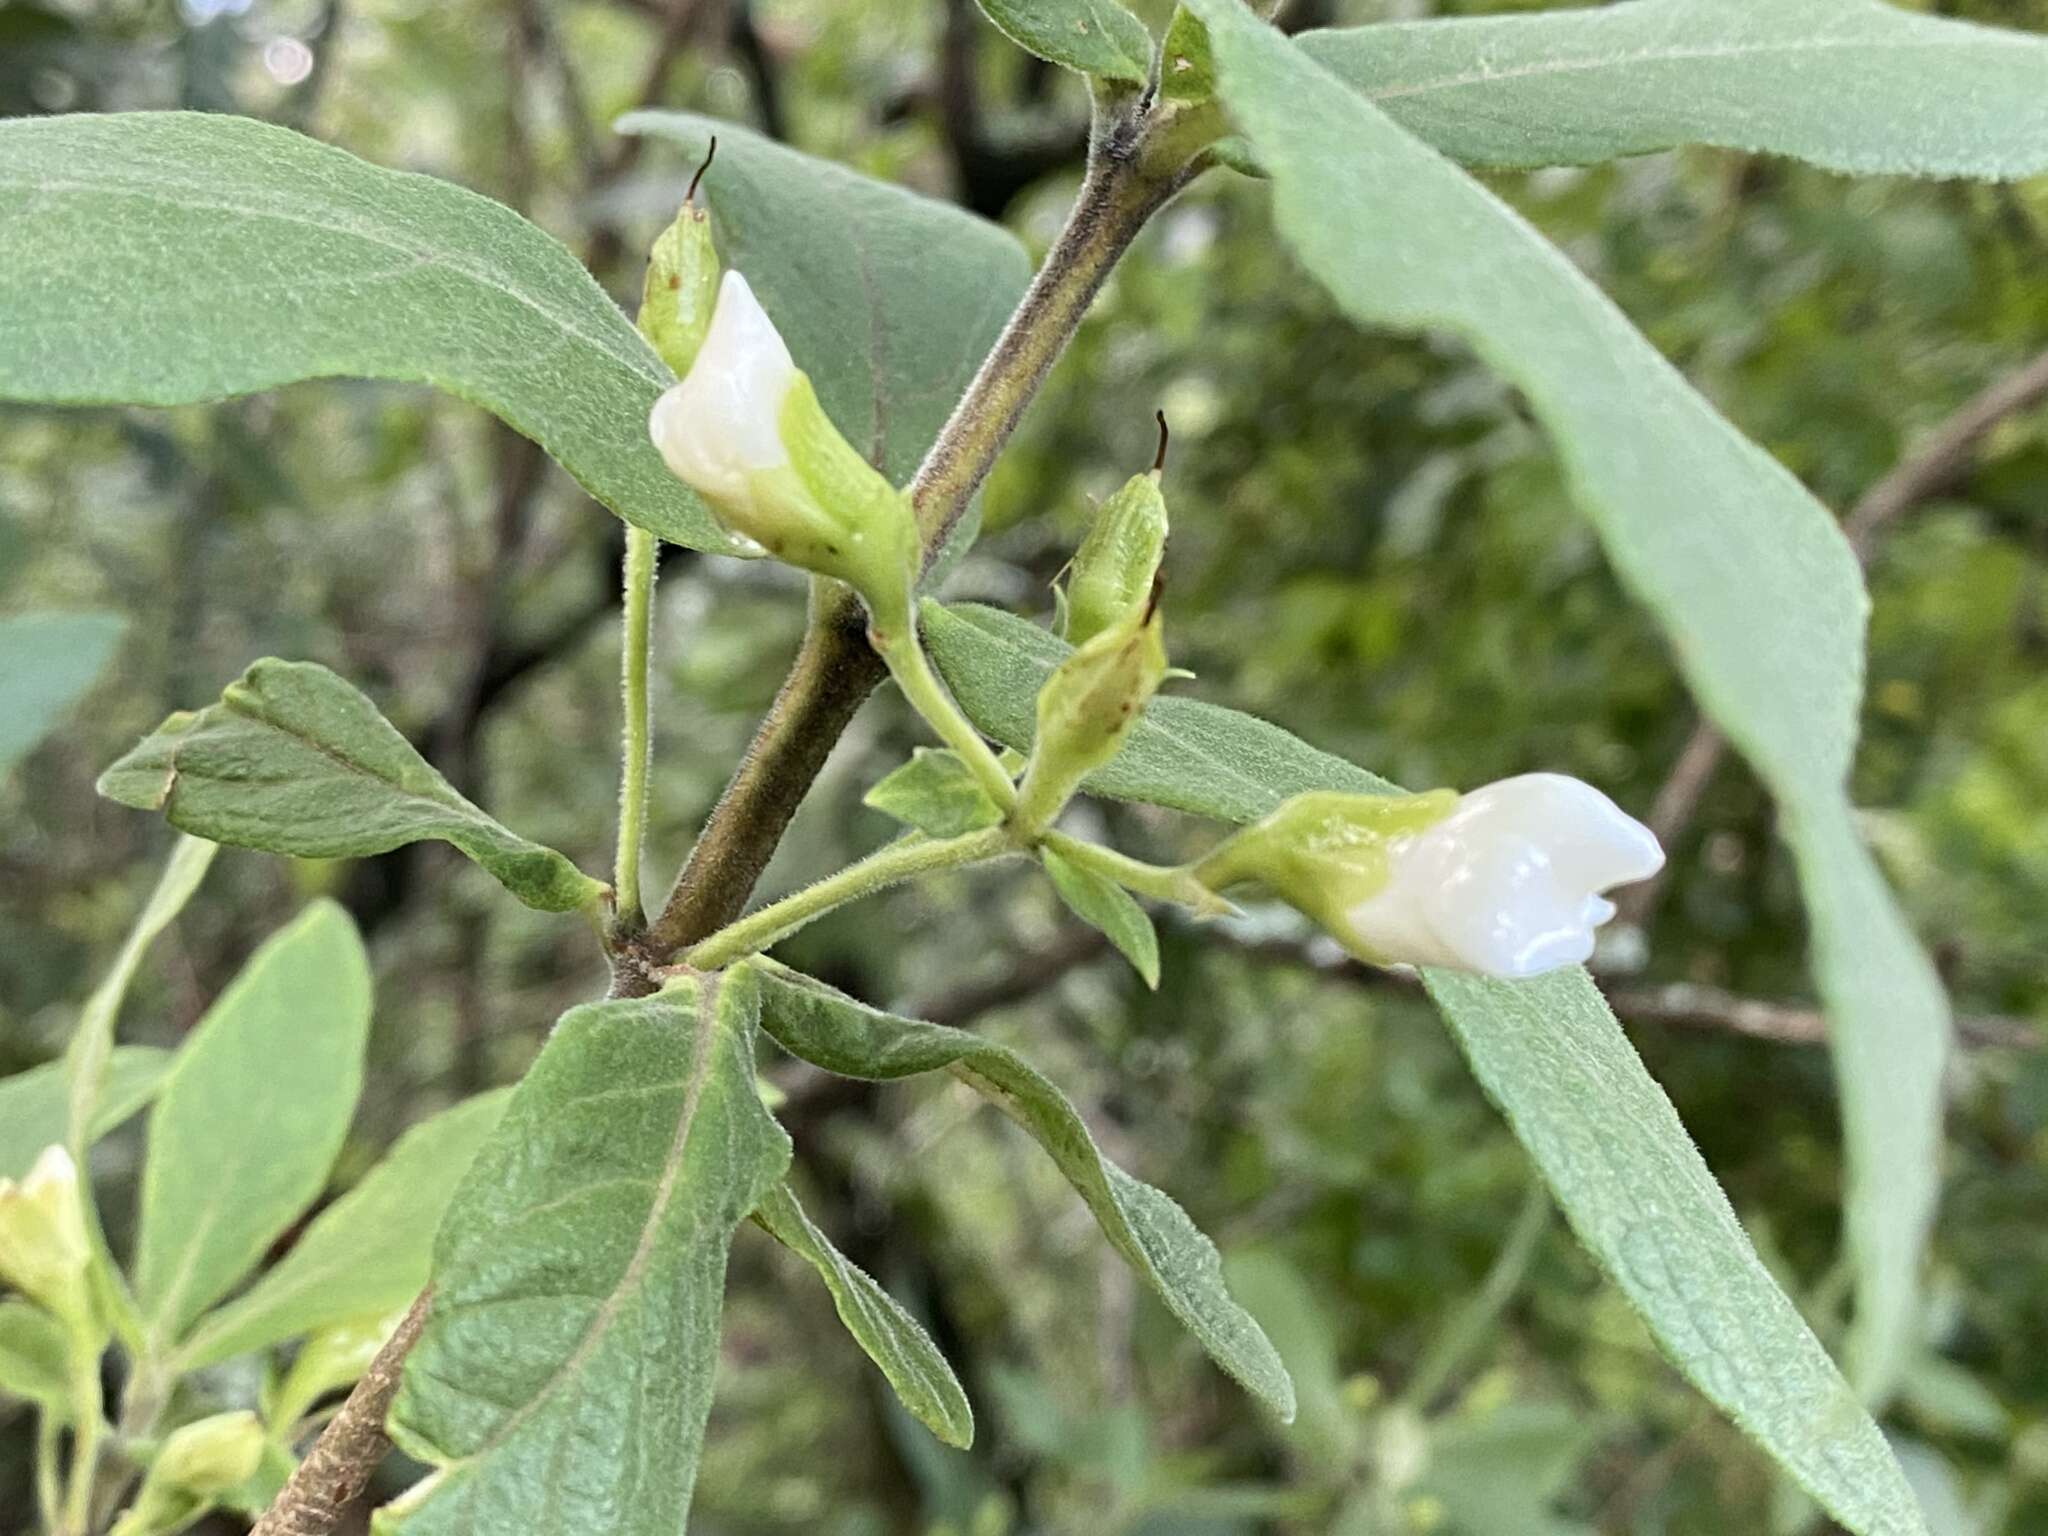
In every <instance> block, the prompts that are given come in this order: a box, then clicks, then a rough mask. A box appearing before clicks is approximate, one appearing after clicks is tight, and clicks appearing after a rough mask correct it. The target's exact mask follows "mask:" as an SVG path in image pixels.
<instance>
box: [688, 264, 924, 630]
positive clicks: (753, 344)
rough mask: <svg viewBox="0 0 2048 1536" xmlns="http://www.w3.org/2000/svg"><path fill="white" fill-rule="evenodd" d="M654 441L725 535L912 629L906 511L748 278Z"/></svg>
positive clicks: (913, 567) (890, 624)
mask: <svg viewBox="0 0 2048 1536" xmlns="http://www.w3.org/2000/svg"><path fill="white" fill-rule="evenodd" d="M648 430H649V432H650V433H651V434H652V436H653V438H654V445H655V447H657V448H658V449H660V450H661V456H662V458H663V460H664V461H665V462H666V463H667V465H668V467H669V469H670V470H671V471H672V472H673V473H674V474H675V475H676V477H677V478H678V479H680V480H682V481H684V482H685V483H686V484H688V485H689V486H690V488H691V489H693V490H694V491H696V492H697V494H698V495H699V496H701V497H703V498H704V501H705V504H706V505H707V506H708V507H710V509H711V511H712V514H713V515H714V516H716V517H717V518H718V520H719V521H720V522H721V523H723V524H724V525H725V527H726V528H727V529H728V530H730V531H731V532H733V533H736V534H738V535H740V536H741V537H743V538H745V539H749V540H751V541H752V542H753V543H755V544H756V545H758V546H759V547H760V548H761V549H763V550H765V551H766V552H767V553H769V554H771V555H774V556H775V557H776V558H778V559H781V560H786V561H787V562H789V563H790V564H791V565H794V566H798V567H800V568H802V569H804V570H807V571H812V572H815V573H816V574H818V575H820V576H830V577H834V578H836V579H838V580H840V581H844V582H846V583H847V584H848V585H849V586H851V587H852V588H853V589H854V590H855V591H856V592H858V593H859V594H860V595H861V598H862V599H863V600H864V601H865V602H866V603H867V605H868V610H869V612H870V613H871V614H872V615H873V616H874V620H875V623H876V625H877V626H878V627H884V628H893V629H896V630H898V631H900V630H902V629H904V628H906V627H907V626H908V624H909V622H910V600H911V592H912V589H913V588H914V587H915V585H916V580H917V568H918V564H919V559H920V552H921V551H920V545H919V540H918V531H917V520H916V518H915V516H914V515H913V514H912V512H911V509H910V502H909V499H908V498H907V497H906V496H905V495H904V494H903V493H902V492H900V491H898V490H897V489H896V488H895V487H894V486H892V485H890V484H889V482H888V481H887V480H886V479H884V478H883V477H882V475H881V473H880V472H879V471H878V470H876V469H875V468H874V466H873V465H871V464H869V463H868V461H867V460H866V459H864V458H862V457H861V456H860V454H859V453H858V452H856V451H855V450H854V448H853V445H852V444H850V443H848V442H847V441H846V439H845V438H844V437H843V436H841V435H840V432H839V429H838V428H837V427H835V426H834V425H833V424H832V419H831V418H830V417H829V416H827V415H826V414H825V410H824V407H823V406H821V405H820V404H819V403H818V396H817V392H816V391H815V390H814V389H813V388H812V387H811V381H810V379H809V377H808V376H806V375H805V374H804V373H803V372H802V371H801V370H800V369H798V367H797V366H796V364H795V363H794V362H793V361H792V360H791V358H790V355H789V349H788V348H787V347H786V346H784V345H783V341H782V337H781V335H780V333H778V332H777V331H776V329H775V323H774V322H773V321H772V320H770V319H769V318H768V315H767V313H766V311H764V310H763V309H762V308H761V306H760V304H759V303H758V302H756V300H755V298H754V294H753V290H752V289H750V288H749V287H748V286H747V281H746V279H745V278H743V277H741V276H740V274H739V273H737V272H728V273H726V275H725V278H724V281H723V282H722V283H721V284H720V286H719V291H718V305H717V308H716V309H715V310H714V312H713V314H712V317H711V327H710V329H709V331H708V332H707V333H706V334H705V337H704V345H703V347H702V348H701V349H700V350H699V352H698V354H697V357H696V360H695V362H694V363H692V365H691V367H690V371H689V373H688V374H686V375H685V376H684V378H683V381H682V382H681V383H680V384H678V385H676V386H675V387H674V388H673V389H671V390H669V391H668V393H667V394H665V395H663V396H662V397H661V398H660V399H659V400H657V401H656V402H655V405H654V410H653V413H652V415H651V416H650V417H649V419H648Z"/></svg>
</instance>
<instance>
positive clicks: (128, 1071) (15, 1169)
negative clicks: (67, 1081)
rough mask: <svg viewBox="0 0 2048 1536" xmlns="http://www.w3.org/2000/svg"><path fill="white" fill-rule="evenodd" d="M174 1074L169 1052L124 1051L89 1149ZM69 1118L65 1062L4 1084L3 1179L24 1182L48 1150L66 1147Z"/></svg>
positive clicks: (0, 1090)
mask: <svg viewBox="0 0 2048 1536" xmlns="http://www.w3.org/2000/svg"><path fill="white" fill-rule="evenodd" d="M170 1069H171V1053H170V1052H169V1051H160V1050H157V1049H155V1048H154V1047H151V1046H142V1045H124V1046H120V1047H118V1048H117V1049H116V1050H115V1051H114V1055H113V1059H112V1061H111V1062H110V1063H109V1064H108V1067H107V1080H106V1091H105V1092H104V1093H103V1094H102V1095H101V1097H100V1102H99V1109H98V1111H97V1112H96V1113H95V1114H94V1115H93V1118H92V1126H91V1130H90V1132H89V1134H88V1136H87V1142H88V1144H90V1143H91V1142H93V1141H97V1140H98V1139H99V1138H100V1137H102V1136H104V1135H106V1134H107V1132H109V1131H111V1130H113V1129H114V1128H115V1127H116V1126H118V1125H121V1124H122V1123H123V1122H125V1121H126V1120H128V1119H129V1118H130V1117H131V1116H132V1115H134V1114H135V1112H136V1111H137V1110H139V1109H141V1108H142V1106H143V1105H145V1104H147V1103H148V1102H149V1101H150V1100H151V1099H153V1098H155V1097H156V1092H157V1089H158V1087H160V1086H161V1085H162V1083H163V1080H164V1074H165V1073H166V1072H168V1071H170ZM69 1113H70V1111H69V1107H68V1103H67V1095H66V1092H65V1087H64V1064H63V1063H62V1062H60V1061H51V1062H45V1063H44V1064H43V1065H42V1066H40V1067H31V1068H29V1070H28V1071H26V1072H17V1073H15V1074H14V1075H13V1076H12V1077H9V1078H4V1079H0V1179H19V1178H21V1177H22V1176H23V1175H25V1174H26V1173H27V1172H28V1170H29V1167H30V1165H31V1164H33V1163H34V1162H35V1160H36V1155H37V1154H38V1153H40V1152H41V1151H42V1150H43V1148H45V1147H52V1146H58V1145H61V1144H62V1143H64V1142H65V1141H66V1140H67V1136H66V1121H67V1119H68V1117H69ZM75 1160H76V1157H75V1154H74V1161H75Z"/></svg>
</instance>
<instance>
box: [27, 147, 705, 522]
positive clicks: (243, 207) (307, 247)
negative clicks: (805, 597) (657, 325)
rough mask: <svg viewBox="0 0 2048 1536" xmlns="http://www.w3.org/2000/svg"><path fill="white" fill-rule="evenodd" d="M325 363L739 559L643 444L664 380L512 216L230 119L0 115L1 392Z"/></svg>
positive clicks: (578, 270) (421, 179)
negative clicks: (494, 428)
mask: <svg viewBox="0 0 2048 1536" xmlns="http://www.w3.org/2000/svg"><path fill="white" fill-rule="evenodd" d="M334 375H354V376H358V377H363V378H376V379H400V380H408V381H416V382H420V383H426V384H434V385H438V386H439V387H440V388H442V389H446V390H449V391H450V392H452V393H454V394H457V395H460V396H461V397H462V398H463V399H465V400H469V401H472V402H474V403H475V404H477V405H480V406H482V407H484V408H485V409H486V410H488V411H491V412H494V413H495V414H497V415H498V416H501V417H503V418H504V420H505V421H506V422H508V423H509V424H510V425H512V426H513V427H515V428H517V429H518V430H519V431H520V432H522V433H524V434H525V435H526V436H528V437H530V438H532V439H533V440H534V441H535V442H537V443H539V444H540V445H541V446H542V447H543V448H545V449H546V450H547V451H548V453H549V454H550V455H551V456H553V457H554V458H555V459H556V460H558V461H559V462H560V463H561V465H562V467H563V468H564V469H566V470H568V471H569V473H570V474H572V475H574V476H575V477H576V479H577V481H578V482H579V483H581V484H582V486H583V488H584V489H585V490H587V491H589V492H590V494H591V495H592V496H594V497H596V498H597V500H598V501H600V502H602V503H603V504H604V505H605V506H607V507H609V508H611V509H612V511H614V512H616V513H617V514H618V515H619V516H620V517H622V518H624V519H625V520H626V521H627V522H629V523H636V524H638V525H639V526H641V527H643V528H646V529H649V530H651V531H652V532H654V533H657V534H660V535H661V536H662V537H663V538H665V539H668V540H670V541H672V542H674V543H677V544H687V545H689V546H690V547H692V548H693V549H708V550H716V551H720V552H724V553H731V552H733V550H734V545H733V543H732V541H731V539H730V538H729V537H728V536H727V535H726V534H725V533H724V532H723V531H722V530H720V529H719V528H718V526H717V525H716V524H715V523H713V522H712V521H711V518H710V516H709V514H708V513H706V512H705V510H704V509H703V507H702V506H701V505H700V504H699V503H698V501H697V499H696V498H695V497H694V496H693V495H691V493H690V492H689V491H687V490H686V489H684V487H683V485H682V484H681V482H679V481H678V480H677V479H676V478H675V477H674V476H673V475H671V474H670V473H669V472H668V470H667V469H666V468H665V467H664V466H663V465H662V462H661V459H660V457H659V455H657V454H656V453H655V451H654V445H653V443H652V442H651V441H650V440H649V438H648V436H647V413H648V411H649V409H650V408H651V407H652V406H653V404H654V401H655V398H656V396H658V395H659V394H660V393H661V392H662V390H663V389H665V388H667V387H668V385H669V384H670V383H672V382H673V376H672V375H671V374H670V373H669V371H668V369H667V368H666V367H664V366H663V365H662V363H661V361H660V360H659V359H658V358H656V357H655V355H654V353H653V351H652V350H651V349H650V348H649V347H648V346H647V344H646V342H644V341H642V340H641V338H640V335H639V333H638V332H637V331H635V330H634V329H633V326H632V324H631V323H630V322H629V321H628V320H627V319H626V317H625V316H624V315H622V314H620V313H619V310H618V307H617V306H616V305H614V304H613V303H612V301H611V300H610V299H608V298H607V297H606V296H605V294H604V291H603V290H602V289H600V288H599V287H598V286H597V284H596V283H595V282H593V281H592V280H591V278H590V275H589V274H588V273H587V272H585V271H584V270H583V268H582V266H581V265H580V264H579V263H578V262H577V261H576V258H575V257H573V256H571V255H570V254H569V252H568V251H566V250H564V249H563V248H562V247H561V246H560V245H559V244H558V243H556V241H555V240H553V239H552V238H551V237H549V236H548V235H546V234H545V233H543V232H542V231H541V230H539V229H537V228H535V227H534V226H533V225H532V224H529V223H528V222H527V221H526V220H524V219H522V218H520V217H519V215H518V214H516V213H514V212H512V210H511V209H509V208H506V207H503V206H501V205H500V204H498V203H494V202H492V201H490V200H489V199H488V198H483V197H478V196H477V195H476V194H475V193H473V192H467V191H464V190H463V189H462V188H461V187H457V186H453V185H451V184H449V183H448V182H444V181H437V180H435V179H433V178H432V177H427V176H414V175H407V174H404V173H401V172H397V171H387V170H383V169H381V168H379V167H377V166H374V165H369V164H367V163H365V162H364V161H361V160H358V159H356V158H355V156H353V155H349V154H345V153H343V152H342V151H341V150H338V149H333V148H330V147H329V146H327V145H325V144H320V143H316V142H315V141H314V140H312V139H308V138H304V137H302V136H301V135H299V134H296V133H293V132H291V131H290V130H288V129H284V128H278V127H274V126H271V125H269V124H266V123H259V122H253V121H251V120H249V119H247V118H238V117H226V116H216V115H212V114H199V113H188V112H122V113H117V114H109V115H106V116H97V115H81V116H72V117H36V118H16V119H13V120H10V121H7V122H4V123H0V398H5V399H13V400H43V401H50V402H53V403H57V404H71V405H87V404H101V403H111V402H119V403H130V404H136V405H183V404H187V403H189V402H192V401H198V400H218V399H221V398H223V397H224V396H228V395H242V394H248V393H250V392H252V391H255V390H262V389H273V388H275V387H277V386H278V385H280V384H290V383H295V382H297V381H298V380H300V379H314V378H327V377H332V376H334Z"/></svg>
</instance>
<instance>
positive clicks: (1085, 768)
mask: <svg viewBox="0 0 2048 1536" xmlns="http://www.w3.org/2000/svg"><path fill="white" fill-rule="evenodd" d="M1162 629H1163V626H1162V624H1161V619H1160V611H1159V605H1158V602H1157V601H1156V595H1155V596H1152V597H1148V599H1147V601H1145V602H1144V603H1142V604H1140V605H1138V606H1135V607H1132V608H1130V609H1129V610H1128V611H1126V612H1125V613H1124V615H1123V616H1122V618H1121V619H1120V620H1119V621H1118V622H1117V623H1116V624H1115V625H1114V626H1112V627H1111V628H1108V629H1104V630H1102V631H1100V632H1099V633H1097V634H1096V635H1094V636H1093V637H1091V638H1090V639H1089V640H1088V641H1087V643H1085V644H1084V645H1082V646H1081V647H1080V648H1079V649H1078V650H1076V651H1075V652H1074V653H1073V655H1071V656H1069V657H1068V658H1067V659H1066V660H1065V661H1063V662H1061V663H1060V664H1059V666H1058V667H1056V668H1054V669H1053V673H1052V675H1051V676H1050V677H1048V678H1047V679H1046V680H1045V686H1044V687H1043V688H1041V689H1040V690H1039V693H1038V731H1037V734H1036V735H1035V736H1034V737H1033V738H1032V743H1031V762H1030V766H1029V767H1027V768H1026V769H1025V771H1024V783H1023V785H1022V786H1021V787H1020V789H1019V790H1018V801H1017V811H1016V818H1015V819H1016V825H1017V827H1018V828H1019V829H1020V831H1023V832H1025V833H1027V834H1029V833H1035V832H1037V831H1039V830H1041V829H1043V828H1044V827H1046V826H1048V825H1050V824H1051V822H1052V819H1053V818H1054V817H1055V816H1057V815H1059V813H1060V809H1061V807H1062V806H1064V805H1065V804H1066V803H1067V801H1068V800H1069V799H1071V798H1072V796H1073V793H1074V791H1075V790H1076V789H1078V788H1079V787H1080V784H1081V781H1082V780H1083V779H1085V778H1087V777H1088V775H1089V774H1091V773H1093V772H1094V771H1095V770H1096V769H1098V768H1100V767H1101V766H1102V765H1103V764H1105V763H1107V762H1108V761H1109V760H1110V759H1111V758H1113V757H1115V756H1116V754H1117V751H1118V749H1119V748H1121V747H1122V746H1123V744H1124V737H1125V736H1127V735H1129V734H1130V730H1131V727H1132V726H1134V725H1136V724H1137V723H1138V717H1139V715H1140V714H1141V713H1142V712H1143V711H1144V708H1145V705H1146V704H1147V703H1148V702H1150V700H1151V698H1152V695H1153V694H1155V693H1157V692H1158V691H1159V684H1160V683H1161V681H1163V680H1164V678H1165V677H1166V643H1165V639H1164V637H1163V633H1162Z"/></svg>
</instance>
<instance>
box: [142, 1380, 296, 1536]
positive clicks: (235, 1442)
mask: <svg viewBox="0 0 2048 1536" xmlns="http://www.w3.org/2000/svg"><path fill="white" fill-rule="evenodd" d="M263 1445H264V1440H263V1426H262V1424H261V1423H259V1422H258V1421H257V1418H256V1415H255V1414H253V1413H249V1412H247V1411H239V1412H235V1413H217V1414H215V1415H213V1417H211V1418H206V1419H198V1420H195V1421H194V1422H192V1423H190V1424H187V1425H184V1426H183V1427H181V1428H178V1429H174V1430H172V1431H171V1433H170V1434H169V1435H168V1436H167V1437H166V1438H165V1440H164V1443H163V1444H162V1445H161V1446H160V1447H159V1448H158V1450H157V1453H156V1456H155V1457H154V1458H153V1459H152V1460H151V1462H150V1464H149V1471H148V1472H147V1473H145V1474H144V1475H143V1479H142V1487H141V1489H140V1490H139V1491H138V1492H137V1493H136V1495H135V1502H134V1503H133V1504H132V1505H130V1506H129V1508H128V1511H127V1513H126V1514H124V1515H122V1516H121V1518H120V1519H119V1520H117V1521H115V1522H114V1527H113V1531H112V1533H111V1536H148V1533H151V1532H157V1531H175V1530H179V1529H182V1528H183V1527H184V1526H186V1525H189V1524H190V1523H191V1522H192V1521H193V1520H195V1519H196V1518H198V1516H199V1515H200V1514H201V1513H203V1512H204V1511H205V1510H206V1509H207V1508H208V1507H209V1506H211V1505H213V1504H215V1503H217V1502H218V1501H219V1500H220V1498H221V1497H222V1495H224V1494H227V1493H231V1492H232V1491H233V1490H235V1489H236V1488H239V1487H240V1486H241V1485H242V1484H243V1483H246V1482H247V1481H248V1480H249V1479H250V1478H252V1477H254V1476H255V1475H256V1469H257V1467H258V1466H260V1465H261V1464H262V1461H263Z"/></svg>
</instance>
